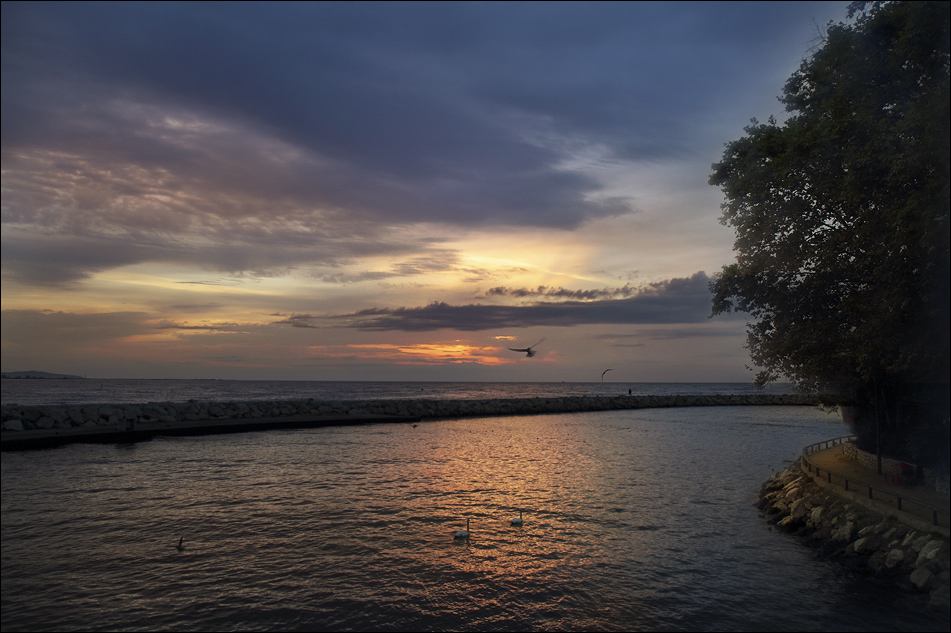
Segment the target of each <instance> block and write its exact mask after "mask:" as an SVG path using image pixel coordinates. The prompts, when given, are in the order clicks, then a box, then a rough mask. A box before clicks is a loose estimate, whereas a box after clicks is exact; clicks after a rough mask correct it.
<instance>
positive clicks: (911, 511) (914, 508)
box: [802, 435, 951, 527]
mask: <svg viewBox="0 0 951 633" xmlns="http://www.w3.org/2000/svg"><path fill="white" fill-rule="evenodd" d="M855 439H856V438H855V436H854V435H849V436H845V437H837V438H834V439H831V440H825V441H823V442H816V443H815V444H810V445H809V446H807V447H805V448H804V449H802V464H803V468H805V469H806V470H807V471H808V472H809V473H811V474H813V475H814V476H815V477H817V478H820V477H821V478H823V479H824V480H825V481H826V482H827V483H829V484H833V485H837V486H842V487H843V488H844V489H845V490H849V491H853V492H866V491H867V494H868V498H869V499H872V500H877V501H880V502H882V503H888V504H890V503H892V502H894V505H895V508H896V509H897V510H898V511H899V512H904V513H905V514H908V515H909V516H914V517H917V518H919V519H922V518H925V517H928V518H930V520H931V524H932V525H936V526H940V527H951V514H949V512H948V510H947V509H944V508H936V507H934V506H932V505H929V504H927V503H924V502H922V501H919V500H917V499H913V498H911V497H910V496H908V495H902V494H901V493H900V492H899V491H896V490H894V489H891V490H889V489H886V488H882V487H879V486H876V485H874V484H870V483H868V482H866V481H860V480H857V479H850V478H849V477H847V476H846V475H843V474H841V473H836V472H834V471H832V470H829V469H828V468H820V467H819V466H817V465H816V464H815V463H814V462H813V461H812V460H811V459H810V455H812V454H813V453H816V452H818V451H824V450H826V449H829V448H833V447H835V446H839V445H841V444H844V443H846V442H852V441H854V440H855ZM929 515H930V516H929Z"/></svg>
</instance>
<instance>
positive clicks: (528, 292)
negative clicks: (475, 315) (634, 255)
mask: <svg viewBox="0 0 951 633" xmlns="http://www.w3.org/2000/svg"><path fill="white" fill-rule="evenodd" d="M637 292H638V290H637V289H636V288H634V287H632V286H631V285H630V284H625V285H624V286H623V287H621V288H601V289H594V290H571V289H569V288H563V287H560V286H559V287H552V286H544V285H543V286H537V287H535V288H506V287H505V286H496V287H495V288H490V289H489V290H488V292H486V293H485V296H486V297H507V296H509V297H518V298H528V297H545V298H547V299H577V300H584V301H592V300H604V299H616V298H618V297H630V296H631V295H633V294H636V293H637Z"/></svg>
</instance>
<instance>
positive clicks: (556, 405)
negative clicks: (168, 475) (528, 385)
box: [0, 394, 818, 431]
mask: <svg viewBox="0 0 951 633" xmlns="http://www.w3.org/2000/svg"><path fill="white" fill-rule="evenodd" d="M814 404H818V397H817V396H814V395H808V394H803V395H796V394H793V395H772V394H752V395H712V396H571V397H564V398H508V399H490V400H428V399H418V400H410V399H407V400H364V401H352V400H336V401H318V400H314V399H307V400H279V401H277V400H267V401H253V402H199V401H190V402H184V403H173V402H150V403H147V404H102V405H82V406H20V405H4V406H3V407H2V410H0V427H2V429H3V430H4V431H32V430H42V429H47V430H50V429H70V428H84V427H97V426H103V427H113V428H116V427H122V426H123V425H126V424H128V425H130V426H135V425H137V424H140V423H145V424H155V423H164V424H174V423H179V422H200V421H202V420H242V419H261V418H281V417H287V416H346V415H367V414H374V415H394V416H403V417H418V418H455V417H469V416H479V417H483V416H495V415H523V414H533V413H570V412H577V411H604V410H608V409H642V408H652V407H695V406H729V405H814Z"/></svg>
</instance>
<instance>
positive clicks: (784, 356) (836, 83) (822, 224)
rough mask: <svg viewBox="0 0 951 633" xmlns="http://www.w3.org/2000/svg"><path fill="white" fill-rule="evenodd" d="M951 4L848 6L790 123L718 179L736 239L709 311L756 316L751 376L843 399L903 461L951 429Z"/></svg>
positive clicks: (797, 78)
mask: <svg viewBox="0 0 951 633" xmlns="http://www.w3.org/2000/svg"><path fill="white" fill-rule="evenodd" d="M949 6H951V4H949V3H947V2H872V3H866V2H856V3H853V4H852V5H850V7H849V14H848V17H849V20H850V22H849V23H838V24H831V23H830V24H829V25H828V28H827V32H826V36H825V37H824V39H823V40H822V41H821V43H820V47H819V48H818V49H817V50H816V51H815V52H814V53H813V54H812V56H811V57H810V58H808V59H806V60H805V61H803V63H802V65H801V66H800V68H799V70H797V71H796V72H795V73H793V75H792V76H791V77H790V78H789V80H788V81H787V83H786V85H785V88H784V91H783V96H782V97H781V99H780V101H781V102H782V103H784V104H785V106H786V110H787V112H788V113H789V116H788V118H787V119H786V120H785V121H784V122H783V123H781V124H780V123H778V122H777V121H776V120H775V119H773V118H770V120H769V121H768V122H767V123H766V124H760V123H758V122H757V121H756V120H753V121H752V124H751V125H750V126H748V127H746V128H745V132H746V136H744V137H743V138H740V139H739V140H736V141H733V142H731V143H729V144H727V146H726V150H725V152H724V154H723V160H722V161H721V162H719V163H716V164H714V165H713V170H714V171H713V175H712V176H711V178H710V184H712V185H715V186H720V187H722V189H723V191H724V194H725V197H726V201H725V202H724V204H723V207H722V208H723V215H722V217H721V222H722V223H724V224H727V225H729V226H732V227H733V228H734V229H735V231H736V242H735V244H734V250H735V252H736V262H735V263H734V264H731V265H729V266H725V267H724V268H723V270H722V272H720V273H719V274H718V275H716V276H715V277H714V280H713V281H712V282H711V291H712V293H713V314H714V315H716V314H721V313H724V312H730V311H742V312H747V313H749V314H750V315H751V317H752V319H751V323H750V324H749V325H748V338H747V346H748V347H749V350H750V356H751V359H752V361H753V363H754V364H755V365H756V366H758V367H759V368H761V371H760V372H759V373H758V375H757V377H756V382H757V383H758V384H765V383H767V382H770V381H772V380H776V379H777V378H779V377H781V376H786V377H788V378H789V379H791V380H793V381H794V382H796V383H797V384H798V385H799V386H801V387H802V388H805V389H810V390H818V391H821V392H823V393H832V394H837V395H838V396H839V397H840V398H843V399H844V400H848V401H850V402H851V403H853V404H855V405H857V410H858V412H859V415H858V419H857V429H856V430H857V432H858V434H859V436H860V442H862V443H864V444H865V445H866V446H871V445H873V443H875V439H874V436H875V435H876V429H877V433H878V434H879V435H880V436H881V437H880V439H881V440H883V441H884V442H885V443H886V444H887V445H888V447H889V448H890V450H891V452H893V453H899V454H902V453H904V454H907V453H908V452H909V451H911V452H920V451H916V450H915V448H914V447H913V446H910V445H909V442H908V440H909V439H910V438H911V437H912V436H913V435H914V433H913V432H912V429H914V428H916V427H920V426H922V424H924V425H925V426H928V427H930V428H931V429H932V430H934V429H938V430H941V428H942V425H943V429H944V430H943V433H944V434H945V436H946V435H947V426H948V422H947V420H948V400H949V398H948V377H949V365H951V362H949V336H948V332H949V326H948V323H949V319H951V312H949V287H951V276H949V268H951V265H949V222H948V215H949V207H951V198H949V171H951V161H949V138H951V130H949V120H951V109H949V67H951V53H949V51H951V46H949ZM925 385H930V386H931V387H934V386H935V385H938V389H937V393H938V394H940V395H938V396H932V397H928V398H925V399H923V398H922V397H921V393H922V392H923V391H924V390H925V389H926V388H925ZM934 391H935V389H933V388H932V389H930V392H931V393H933V392H934ZM947 446H948V444H947V441H946V440H945V441H944V444H943V447H944V450H945V451H947Z"/></svg>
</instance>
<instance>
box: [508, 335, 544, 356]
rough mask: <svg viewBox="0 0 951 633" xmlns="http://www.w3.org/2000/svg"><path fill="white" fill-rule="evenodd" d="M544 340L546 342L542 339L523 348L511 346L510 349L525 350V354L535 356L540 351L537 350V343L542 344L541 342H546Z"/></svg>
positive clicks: (514, 350) (515, 350)
mask: <svg viewBox="0 0 951 633" xmlns="http://www.w3.org/2000/svg"><path fill="white" fill-rule="evenodd" d="M544 342H545V339H542V340H540V341H538V343H535V345H529V346H528V347H525V348H521V349H517V348H514V347H510V348H509V349H510V350H512V351H513V352H525V355H526V356H527V357H528V358H531V357H532V356H534V355H535V354H537V353H538V352H536V351H535V347H536V346H537V345H539V344H541V343H544Z"/></svg>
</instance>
